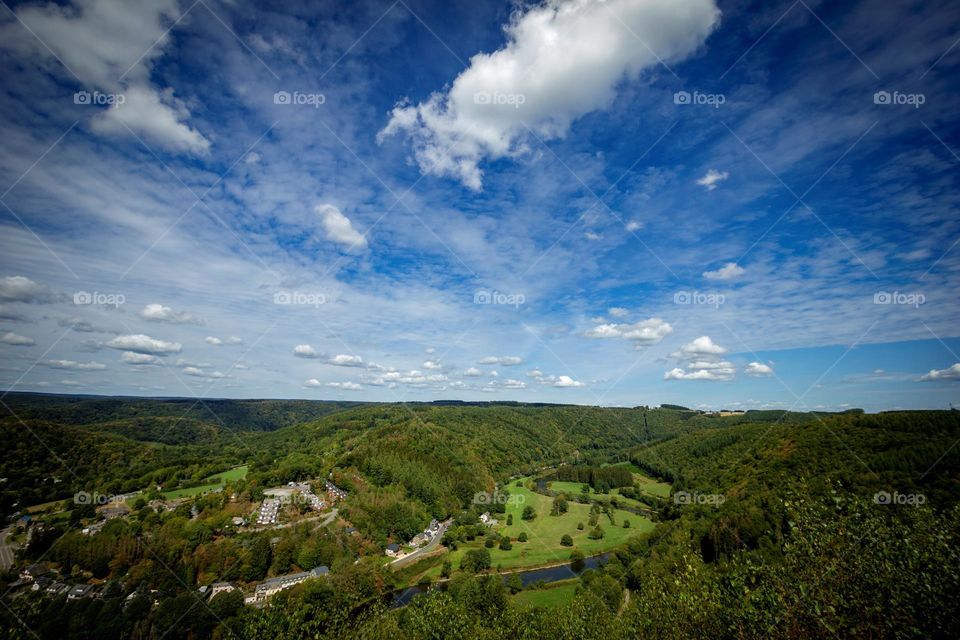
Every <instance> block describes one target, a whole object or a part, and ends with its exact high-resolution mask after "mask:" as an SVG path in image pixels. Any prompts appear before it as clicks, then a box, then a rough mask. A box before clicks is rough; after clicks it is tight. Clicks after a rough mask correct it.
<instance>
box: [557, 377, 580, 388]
mask: <svg viewBox="0 0 960 640" xmlns="http://www.w3.org/2000/svg"><path fill="white" fill-rule="evenodd" d="M553 386H555V387H582V386H583V383H582V382H579V381H578V380H574V379H573V378H571V377H570V376H557V378H556V379H555V380H554V381H553Z"/></svg>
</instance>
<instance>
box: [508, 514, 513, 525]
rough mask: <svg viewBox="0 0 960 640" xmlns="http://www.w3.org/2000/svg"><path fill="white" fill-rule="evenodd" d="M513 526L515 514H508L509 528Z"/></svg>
mask: <svg viewBox="0 0 960 640" xmlns="http://www.w3.org/2000/svg"><path fill="white" fill-rule="evenodd" d="M512 524H513V514H512V513H508V514H507V526H508V527H509V526H510V525H512Z"/></svg>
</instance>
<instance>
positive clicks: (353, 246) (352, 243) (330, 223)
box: [313, 204, 367, 251]
mask: <svg viewBox="0 0 960 640" xmlns="http://www.w3.org/2000/svg"><path fill="white" fill-rule="evenodd" d="M313 210H314V212H316V214H317V215H318V216H320V223H321V224H322V225H323V230H324V231H325V232H326V234H327V238H329V239H330V240H332V241H333V242H336V243H337V244H341V245H344V246H345V247H347V250H348V251H353V250H361V251H362V250H363V249H366V248H367V238H366V237H365V236H364V235H363V234H362V233H360V232H358V231H357V230H356V229H354V228H353V223H352V222H350V218H348V217H347V216H345V215H343V214H342V213H340V209H338V208H336V207H335V206H333V205H332V204H318V205H317V206H316V207H314V209H313Z"/></svg>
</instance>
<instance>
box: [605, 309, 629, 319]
mask: <svg viewBox="0 0 960 640" xmlns="http://www.w3.org/2000/svg"><path fill="white" fill-rule="evenodd" d="M608 311H609V313H610V315H612V316H613V317H614V318H626V317H627V314H629V313H630V312H629V311H627V310H626V309H624V308H623V307H610V309H609V310H608Z"/></svg>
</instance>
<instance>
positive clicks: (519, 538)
mask: <svg viewBox="0 0 960 640" xmlns="http://www.w3.org/2000/svg"><path fill="white" fill-rule="evenodd" d="M526 541H527V532H526V531H524V532H523V533H521V534H520V535H519V536H517V542H526Z"/></svg>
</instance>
